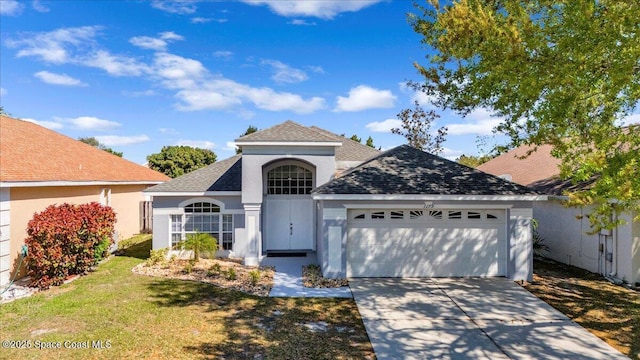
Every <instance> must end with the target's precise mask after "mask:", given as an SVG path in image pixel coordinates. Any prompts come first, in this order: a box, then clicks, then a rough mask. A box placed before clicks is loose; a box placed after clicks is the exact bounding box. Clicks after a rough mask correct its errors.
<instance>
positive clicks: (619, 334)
mask: <svg viewBox="0 0 640 360" xmlns="http://www.w3.org/2000/svg"><path fill="white" fill-rule="evenodd" d="M533 272H534V275H533V282H532V283H530V284H527V285H525V288H526V289H527V290H529V291H530V292H531V293H533V294H534V295H535V296H537V297H539V298H540V299H542V300H544V301H545V302H546V303H548V304H549V305H551V306H553V307H554V308H556V309H558V310H559V311H561V312H562V313H564V314H566V315H567V316H568V317H569V318H571V319H572V320H574V321H575V322H577V323H578V324H580V325H581V326H582V327H584V328H586V329H587V330H589V331H590V332H592V333H593V334H595V335H596V336H598V337H599V338H601V339H602V340H604V341H606V342H607V343H608V344H609V345H611V346H613V347H614V348H616V349H618V350H619V351H620V352H622V353H623V354H625V355H627V356H629V357H630V358H632V359H640V293H639V292H637V291H633V290H629V289H627V288H624V287H622V286H618V285H614V284H611V283H610V282H608V281H607V280H605V279H604V278H602V277H601V276H600V275H597V274H594V273H591V272H589V271H586V270H582V269H579V268H577V267H574V266H569V265H564V264H560V263H557V262H554V261H548V260H539V261H538V260H537V261H535V262H534V268H533Z"/></svg>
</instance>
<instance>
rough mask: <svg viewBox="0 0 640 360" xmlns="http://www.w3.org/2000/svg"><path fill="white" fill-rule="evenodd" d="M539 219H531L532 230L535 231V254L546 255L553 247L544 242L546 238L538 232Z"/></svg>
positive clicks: (538, 255)
mask: <svg viewBox="0 0 640 360" xmlns="http://www.w3.org/2000/svg"><path fill="white" fill-rule="evenodd" d="M538 225H539V223H538V220H536V219H532V220H531V230H532V231H533V255H535V256H537V257H545V255H546V254H547V253H548V252H550V251H551V248H550V247H549V246H547V244H545V243H544V241H545V239H544V238H543V237H542V236H540V233H539V232H538Z"/></svg>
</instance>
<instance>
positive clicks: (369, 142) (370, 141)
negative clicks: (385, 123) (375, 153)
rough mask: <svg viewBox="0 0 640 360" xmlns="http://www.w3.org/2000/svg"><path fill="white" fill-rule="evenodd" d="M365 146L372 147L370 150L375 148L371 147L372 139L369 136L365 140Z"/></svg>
mask: <svg viewBox="0 0 640 360" xmlns="http://www.w3.org/2000/svg"><path fill="white" fill-rule="evenodd" d="M366 145H367V146H368V147H372V148H374V149H375V148H376V146H375V145H373V138H372V137H371V136H369V137H368V138H367V142H366Z"/></svg>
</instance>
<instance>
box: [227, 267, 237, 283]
mask: <svg viewBox="0 0 640 360" xmlns="http://www.w3.org/2000/svg"><path fill="white" fill-rule="evenodd" d="M237 278H238V273H237V272H236V269H234V268H229V269H227V280H229V281H233V280H235V279H237Z"/></svg>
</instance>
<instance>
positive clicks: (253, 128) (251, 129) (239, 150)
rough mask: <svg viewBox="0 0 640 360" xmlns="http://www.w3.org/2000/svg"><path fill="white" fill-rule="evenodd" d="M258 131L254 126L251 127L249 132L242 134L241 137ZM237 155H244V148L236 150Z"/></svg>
mask: <svg viewBox="0 0 640 360" xmlns="http://www.w3.org/2000/svg"><path fill="white" fill-rule="evenodd" d="M256 131H258V128H257V127H255V126H253V125H249V127H248V128H247V130H246V131H245V132H244V134H241V135H240V137H243V136H245V135H249V134H253V133H254V132H256ZM236 154H242V148H240V147H237V148H236Z"/></svg>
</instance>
